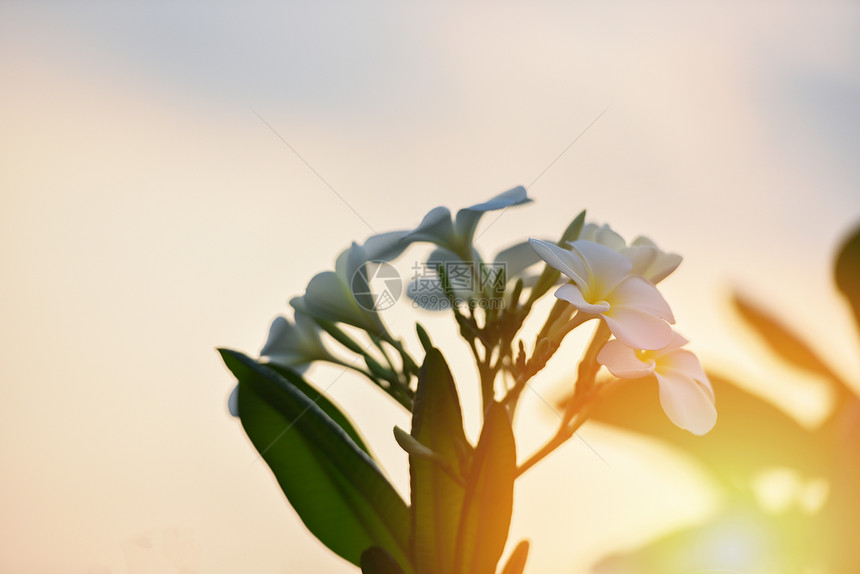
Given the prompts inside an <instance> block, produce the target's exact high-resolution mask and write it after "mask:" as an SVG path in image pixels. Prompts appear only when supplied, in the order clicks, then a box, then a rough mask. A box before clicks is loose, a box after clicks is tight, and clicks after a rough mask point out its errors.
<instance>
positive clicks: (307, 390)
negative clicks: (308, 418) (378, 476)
mask: <svg viewBox="0 0 860 574" xmlns="http://www.w3.org/2000/svg"><path fill="white" fill-rule="evenodd" d="M265 366H266V367H268V368H269V369H274V370H275V371H277V373H278V374H279V375H281V376H282V377H284V378H285V379H287V381H289V382H290V383H291V384H292V385H293V386H295V387H296V388H297V389H298V390H300V391H301V392H302V394H304V395H305V396H306V397H308V398H309V399H310V400H312V401H313V402H315V403H316V404H317V406H318V407H319V408H320V409H322V411H323V412H324V413H325V414H327V415H328V416H329V417H330V418H331V420H333V421H334V422H335V423H337V425H338V426H339V427H340V428H342V429H343V430H344V431H345V432H346V434H348V435H349V438H351V439H352V440H353V442H355V444H356V445H357V446H358V447H359V448H360V449H361V450H363V451H364V452H366V453H368V454H370V451H369V450H368V449H367V445H365V443H364V440H362V438H361V435H360V434H359V433H358V430H356V428H355V426H353V424H352V421H350V420H349V418H347V416H346V415H345V414H343V411H341V410H340V409H339V408H338V407H337V406H336V405H335V404H334V403H332V402H331V401H330V400H328V398H326V396H325V395H323V394H322V393H321V392H320V391H318V390H317V389H316V387H314V386H313V385H311V384H310V383H308V382H307V381H305V380H304V378H302V377H301V375H299V374H298V373H296V372H295V371H293V370H292V369H289V368H287V367H282V366H280V365H272V364H269V365H265ZM371 456H372V455H371Z"/></svg>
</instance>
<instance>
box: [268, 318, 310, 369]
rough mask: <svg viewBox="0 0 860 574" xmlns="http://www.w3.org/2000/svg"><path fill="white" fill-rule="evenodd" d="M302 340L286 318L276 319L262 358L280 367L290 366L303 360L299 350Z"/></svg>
mask: <svg viewBox="0 0 860 574" xmlns="http://www.w3.org/2000/svg"><path fill="white" fill-rule="evenodd" d="M300 342H301V339H300V337H299V333H298V331H297V329H296V328H295V327H294V326H293V325H292V324H291V323H290V322H289V321H288V320H287V319H286V317H275V320H274V321H272V326H271V327H269V336H268V338H267V339H266V344H265V345H263V348H262V349H260V358H261V359H265V360H268V361H270V362H272V363H276V364H279V365H285V366H289V365H290V364H291V363H293V362H295V361H296V360H301V358H302V353H301V350H300V349H299V345H300Z"/></svg>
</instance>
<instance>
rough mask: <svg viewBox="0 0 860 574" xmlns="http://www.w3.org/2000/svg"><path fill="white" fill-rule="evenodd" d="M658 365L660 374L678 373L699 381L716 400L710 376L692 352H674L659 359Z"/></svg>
mask: <svg viewBox="0 0 860 574" xmlns="http://www.w3.org/2000/svg"><path fill="white" fill-rule="evenodd" d="M657 364H658V370H659V371H660V372H667V373H668V372H669V371H677V372H679V373H681V374H683V375H685V376H687V377H690V378H692V379H695V380H696V381H699V384H700V385H702V387H703V388H704V389H706V390H707V391H708V393H709V394H710V396H711V400H713V399H714V390H713V389H712V388H711V381H710V380H709V379H708V375H707V374H705V370H704V369H703V368H702V363H700V362H699V358H698V357H696V355H694V354H693V353H692V352H691V351H688V350H686V349H678V350H675V351H672V352H671V353H667V354H665V355H663V356H661V357H660V358H658V359H657Z"/></svg>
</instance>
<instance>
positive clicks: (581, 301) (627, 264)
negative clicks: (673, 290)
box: [529, 239, 675, 349]
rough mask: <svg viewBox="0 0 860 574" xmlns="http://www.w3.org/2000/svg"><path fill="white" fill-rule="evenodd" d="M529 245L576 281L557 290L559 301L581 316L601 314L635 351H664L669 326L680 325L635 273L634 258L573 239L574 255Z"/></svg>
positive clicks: (546, 245)
mask: <svg viewBox="0 0 860 574" xmlns="http://www.w3.org/2000/svg"><path fill="white" fill-rule="evenodd" d="M529 241H530V242H531V245H532V248H534V250H535V251H536V252H537V254H538V255H539V256H540V258H541V259H543V260H544V261H546V262H547V264H548V265H550V266H551V267H554V268H555V269H558V270H559V271H560V272H562V273H563V274H564V275H566V276H567V277H569V278H570V279H571V281H573V284H570V283H566V284H564V285H562V286H561V287H559V288H558V289H557V290H556V292H555V296H556V297H557V298H559V299H563V300H565V301H567V302H569V303H571V304H572V305H573V306H574V307H576V308H577V309H578V310H579V311H580V312H581V313H586V314H589V315H595V316H599V317H600V318H601V319H603V321H605V322H606V325H607V326H608V327H609V329H610V331H612V334H613V335H615V337H616V338H617V339H619V340H620V341H622V342H623V343H624V344H626V345H628V346H630V347H634V348H637V349H661V348H663V347H665V346H666V345H667V344H668V343H669V339H670V338H671V336H672V328H671V327H670V326H669V323H674V322H675V318H674V316H673V315H672V310H671V309H670V308H669V305H668V303H666V300H665V299H663V296H662V295H660V292H659V291H657V288H656V287H654V285H653V284H652V283H651V282H650V281H648V280H647V279H645V278H644V277H642V276H641V275H632V274H631V270H632V268H633V262H632V261H631V260H630V258H629V257H627V256H625V255H622V254H621V253H619V252H618V251H615V250H614V249H612V248H610V247H607V246H605V245H600V244H598V243H594V242H593V241H585V240H578V241H574V242H572V243H570V246H571V250H570V251H568V250H567V249H563V248H561V247H559V246H558V245H555V244H553V243H548V242H545V241H540V240H538V239H530V240H529Z"/></svg>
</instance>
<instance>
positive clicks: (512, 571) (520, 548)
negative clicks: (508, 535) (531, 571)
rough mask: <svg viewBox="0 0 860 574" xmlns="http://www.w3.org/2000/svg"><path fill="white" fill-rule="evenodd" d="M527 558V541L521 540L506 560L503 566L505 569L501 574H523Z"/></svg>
mask: <svg viewBox="0 0 860 574" xmlns="http://www.w3.org/2000/svg"><path fill="white" fill-rule="evenodd" d="M528 556H529V541H528V540H522V541H520V543H519V544H517V547H516V548H514V551H513V552H511V557H510V558H508V563H507V564H505V569H504V570H502V574H523V570H525V568H526V558H528Z"/></svg>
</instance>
